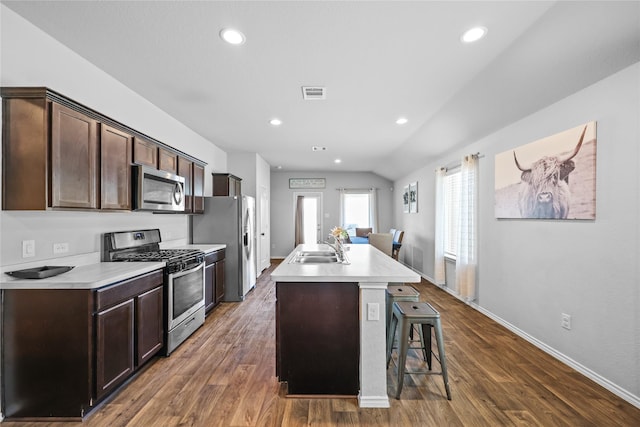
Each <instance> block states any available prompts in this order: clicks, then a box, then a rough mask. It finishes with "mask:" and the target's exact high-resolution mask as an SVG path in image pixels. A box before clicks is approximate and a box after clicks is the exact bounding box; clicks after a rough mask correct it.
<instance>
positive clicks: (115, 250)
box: [102, 229, 205, 356]
mask: <svg viewBox="0 0 640 427" xmlns="http://www.w3.org/2000/svg"><path fill="white" fill-rule="evenodd" d="M160 242H161V238H160V230H158V229H152V230H137V231H121V232H113V233H105V234H104V235H103V247H102V261H103V262H133V261H136V262H145V261H164V262H165V263H166V267H165V269H164V320H165V322H164V325H165V338H166V339H165V342H166V344H165V355H166V356H168V355H169V354H171V353H172V352H173V350H175V349H176V348H177V347H178V346H179V345H180V344H181V343H182V342H183V341H184V340H186V339H187V338H188V337H189V336H190V335H191V334H192V333H193V332H195V330H196V329H198V328H199V327H200V326H202V325H203V324H204V311H205V310H204V278H205V272H204V252H202V251H200V250H197V249H160Z"/></svg>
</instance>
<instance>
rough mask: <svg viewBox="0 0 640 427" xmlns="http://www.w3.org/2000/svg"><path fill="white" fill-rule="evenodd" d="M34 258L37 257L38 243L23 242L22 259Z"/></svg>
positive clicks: (32, 241)
mask: <svg viewBox="0 0 640 427" xmlns="http://www.w3.org/2000/svg"><path fill="white" fill-rule="evenodd" d="M34 256H36V241H35V240H23V241H22V258H31V257H34Z"/></svg>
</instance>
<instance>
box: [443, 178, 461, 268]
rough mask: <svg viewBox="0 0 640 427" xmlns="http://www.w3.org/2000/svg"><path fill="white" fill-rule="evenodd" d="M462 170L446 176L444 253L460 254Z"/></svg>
mask: <svg viewBox="0 0 640 427" xmlns="http://www.w3.org/2000/svg"><path fill="white" fill-rule="evenodd" d="M460 178H461V173H460V171H457V172H453V173H450V174H448V175H446V176H445V177H444V182H443V185H444V230H445V231H444V254H445V256H447V257H449V258H455V257H456V255H457V254H458V229H459V227H458V221H459V219H460Z"/></svg>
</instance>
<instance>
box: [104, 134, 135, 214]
mask: <svg viewBox="0 0 640 427" xmlns="http://www.w3.org/2000/svg"><path fill="white" fill-rule="evenodd" d="M132 139H133V137H132V136H131V135H129V134H127V133H125V132H122V131H119V130H117V129H114V128H112V127H110V126H107V125H102V126H101V132H100V152H101V155H100V161H101V163H100V177H101V179H100V194H101V197H100V207H101V208H102V209H122V210H130V209H131V143H132V142H131V141H132Z"/></svg>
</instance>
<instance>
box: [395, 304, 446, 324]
mask: <svg viewBox="0 0 640 427" xmlns="http://www.w3.org/2000/svg"><path fill="white" fill-rule="evenodd" d="M398 312H399V313H400V315H402V316H405V317H407V318H408V319H409V320H411V319H419V318H425V319H436V318H438V319H439V318H440V313H438V312H437V311H436V310H435V309H434V308H433V307H432V306H431V304H429V303H428V302H423V303H420V304H411V303H410V302H402V301H400V302H398Z"/></svg>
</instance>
